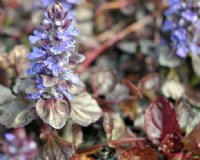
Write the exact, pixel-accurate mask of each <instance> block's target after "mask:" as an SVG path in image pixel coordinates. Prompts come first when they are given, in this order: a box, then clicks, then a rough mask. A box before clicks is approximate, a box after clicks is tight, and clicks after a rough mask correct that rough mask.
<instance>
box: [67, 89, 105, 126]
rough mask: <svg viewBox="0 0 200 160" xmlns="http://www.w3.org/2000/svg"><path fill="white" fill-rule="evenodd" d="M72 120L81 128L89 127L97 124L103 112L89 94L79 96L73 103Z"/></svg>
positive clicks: (84, 93) (83, 93)
mask: <svg viewBox="0 0 200 160" xmlns="http://www.w3.org/2000/svg"><path fill="white" fill-rule="evenodd" d="M71 105H72V110H71V114H70V117H71V119H72V120H73V121H74V122H76V123H77V124H79V125H81V126H88V125H90V124H91V123H94V122H96V121H97V120H98V119H99V118H100V117H101V116H102V111H101V108H100V107H99V106H98V104H97V102H96V101H95V100H94V99H93V98H92V97H91V95H90V94H89V93H87V92H82V93H80V94H79V95H77V96H76V97H75V98H74V99H73V100H72V101H71Z"/></svg>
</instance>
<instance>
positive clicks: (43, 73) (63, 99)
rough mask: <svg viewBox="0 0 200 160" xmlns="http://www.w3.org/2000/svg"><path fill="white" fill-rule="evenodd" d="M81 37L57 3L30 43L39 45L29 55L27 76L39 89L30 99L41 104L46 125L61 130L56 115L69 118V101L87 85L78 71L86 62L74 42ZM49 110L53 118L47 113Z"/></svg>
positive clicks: (37, 107)
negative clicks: (77, 67) (78, 65)
mask: <svg viewBox="0 0 200 160" xmlns="http://www.w3.org/2000/svg"><path fill="white" fill-rule="evenodd" d="M77 34H78V32H77V30H76V28H75V26H74V25H73V24H72V20H71V19H69V18H68V16H67V12H65V11H64V9H63V7H62V5H61V4H60V3H55V4H53V5H51V6H49V7H48V8H47V11H46V13H45V19H44V21H43V23H42V27H41V28H40V29H38V30H35V31H34V35H32V36H30V37H29V40H30V42H31V43H32V44H37V45H36V46H37V47H33V51H32V52H31V53H30V54H29V59H30V61H31V65H30V68H29V69H28V71H27V74H28V75H29V76H30V77H31V78H32V79H33V80H34V81H35V85H36V86H37V87H36V88H37V89H36V91H34V92H33V93H30V94H29V95H28V98H29V99H31V100H36V101H37V104H36V110H37V113H38V115H39V116H40V117H41V118H42V119H43V121H44V122H45V123H48V124H50V125H52V126H53V127H55V128H60V127H61V126H63V125H64V123H62V124H55V122H53V121H54V120H53V119H51V118H52V117H54V115H55V114H54V113H55V112H57V113H60V114H61V113H62V114H61V115H60V116H59V118H62V117H63V118H64V117H67V115H69V110H70V109H69V108H70V107H69V106H70V105H69V101H70V100H73V99H74V97H75V95H77V94H79V93H80V92H81V91H83V90H84V84H83V83H82V82H81V81H80V79H79V76H78V74H76V73H75V71H74V69H75V68H76V65H77V64H79V63H81V62H83V61H84V59H85V57H84V56H83V55H81V54H78V53H75V51H74V50H75V45H76V42H75V39H74V38H75V36H77ZM63 104H66V105H63ZM42 106H46V107H44V108H43V107H42ZM47 106H48V107H49V110H51V111H52V112H51V113H52V114H51V113H49V112H48V113H44V110H45V111H46V109H47V108H48V107H47ZM58 106H60V108H59V107H58ZM54 107H55V108H54ZM67 107H68V108H67ZM58 108H59V109H60V110H58ZM41 109H44V110H41ZM48 116H49V119H48V121H47V120H46V117H48ZM54 118H55V117H54ZM56 126H57V127H56ZM58 126H59V127H58Z"/></svg>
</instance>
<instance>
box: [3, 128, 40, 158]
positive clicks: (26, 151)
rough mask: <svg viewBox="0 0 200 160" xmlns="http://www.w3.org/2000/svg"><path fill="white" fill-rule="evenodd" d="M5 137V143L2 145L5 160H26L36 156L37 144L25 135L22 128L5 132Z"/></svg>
mask: <svg viewBox="0 0 200 160" xmlns="http://www.w3.org/2000/svg"><path fill="white" fill-rule="evenodd" d="M5 139H6V143H5V145H4V146H3V151H4V152H5V156H4V159H5V160H6V159H15V160H27V159H33V158H34V157H35V156H36V153H37V145H36V143H35V142H34V141H33V140H32V139H31V138H30V137H27V135H26V133H25V130H24V129H22V128H18V129H16V130H15V131H14V133H6V134H5Z"/></svg>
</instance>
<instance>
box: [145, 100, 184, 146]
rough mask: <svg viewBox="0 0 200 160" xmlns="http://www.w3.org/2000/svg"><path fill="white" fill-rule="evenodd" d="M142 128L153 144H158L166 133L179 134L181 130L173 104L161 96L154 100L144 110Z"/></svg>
mask: <svg viewBox="0 0 200 160" xmlns="http://www.w3.org/2000/svg"><path fill="white" fill-rule="evenodd" d="M144 129H145V131H146V133H147V136H148V138H149V139H150V140H151V141H152V142H153V143H154V144H159V142H160V141H161V140H162V139H163V138H164V137H165V136H166V135H167V134H168V133H177V134H178V135H179V134H180V132H181V131H180V127H179V124H178V120H177V116H176V111H175V109H174V107H173V105H172V104H171V103H170V102H169V101H167V100H166V99H165V98H163V97H158V98H157V99H156V100H154V101H153V102H152V103H151V104H150V106H149V107H148V108H147V110H146V112H145V122H144Z"/></svg>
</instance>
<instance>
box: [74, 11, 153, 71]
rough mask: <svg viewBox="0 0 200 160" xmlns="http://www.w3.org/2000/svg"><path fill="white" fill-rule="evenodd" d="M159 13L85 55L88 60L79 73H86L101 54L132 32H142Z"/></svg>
mask: <svg viewBox="0 0 200 160" xmlns="http://www.w3.org/2000/svg"><path fill="white" fill-rule="evenodd" d="M156 14H157V12H153V13H152V14H151V15H148V16H146V17H144V18H143V19H141V20H140V21H138V22H136V23H133V24H131V25H129V26H128V27H126V28H125V29H124V30H122V31H120V32H118V33H116V34H115V35H114V36H113V37H111V39H110V40H107V41H106V42H104V43H103V44H101V45H100V46H99V47H97V48H96V49H94V50H91V51H88V52H86V53H85V56H86V60H85V61H84V62H83V63H82V64H81V65H80V67H79V68H78V70H77V72H78V73H82V72H84V71H85V70H86V69H87V68H88V66H89V65H90V64H91V63H92V62H93V61H94V60H95V59H96V58H97V57H98V56H100V55H101V54H103V53H105V52H104V51H106V50H107V49H108V48H110V47H112V46H113V45H114V44H116V43H117V42H119V41H120V40H122V39H124V38H125V37H126V36H127V35H129V34H130V33H131V32H136V31H138V30H141V28H143V27H144V26H145V25H147V24H148V23H150V22H151V21H152V20H153V18H154V17H155V15H156Z"/></svg>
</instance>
